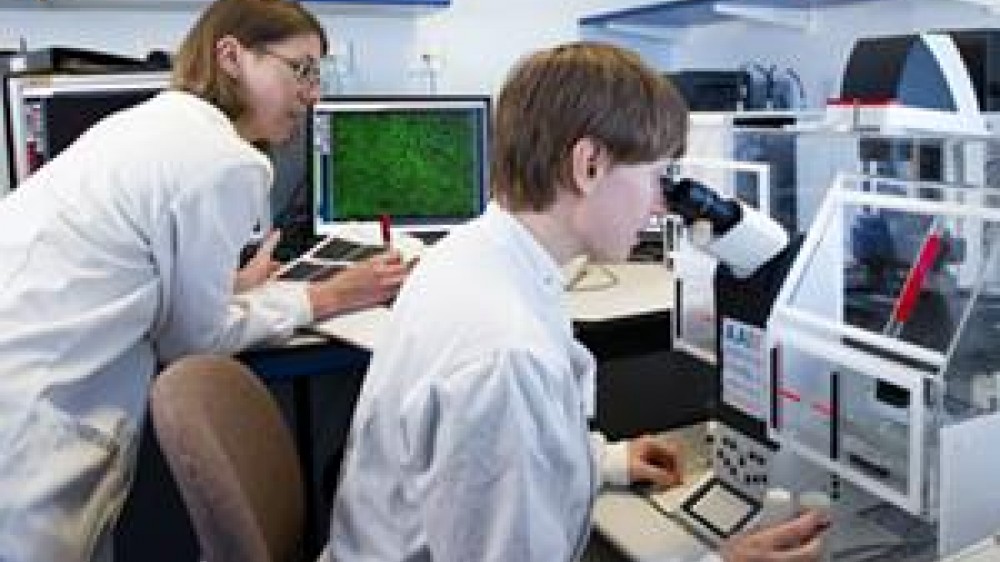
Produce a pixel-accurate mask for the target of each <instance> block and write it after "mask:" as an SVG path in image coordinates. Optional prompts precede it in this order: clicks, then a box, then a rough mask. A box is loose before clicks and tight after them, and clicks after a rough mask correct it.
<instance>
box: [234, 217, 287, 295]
mask: <svg viewBox="0 0 1000 562" xmlns="http://www.w3.org/2000/svg"><path fill="white" fill-rule="evenodd" d="M279 240H281V231H280V230H272V231H271V232H269V233H268V235H267V237H266V238H264V241H263V242H261V244H260V247H259V248H257V252H256V253H255V254H254V255H253V258H251V259H250V261H248V262H247V263H245V264H244V265H243V267H241V268H239V269H238V270H236V277H235V278H234V279H233V292H234V293H241V292H243V291H246V290H247V289H253V288H254V287H256V286H258V285H262V284H264V283H265V282H266V281H267V280H268V279H270V278H271V276H272V275H274V272H275V271H277V270H278V268H280V267H281V264H280V263H278V262H276V261H274V259H273V258H272V257H271V256H272V254H274V248H275V247H276V246H277V245H278V241H279Z"/></svg>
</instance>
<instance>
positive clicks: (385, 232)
mask: <svg viewBox="0 0 1000 562" xmlns="http://www.w3.org/2000/svg"><path fill="white" fill-rule="evenodd" d="M378 224H379V226H380V227H381V229H382V245H383V246H385V247H386V249H389V248H390V247H391V246H392V220H391V219H390V218H389V215H388V214H387V213H383V214H381V215H379V217H378Z"/></svg>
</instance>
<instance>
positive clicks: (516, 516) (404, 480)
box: [323, 42, 826, 562]
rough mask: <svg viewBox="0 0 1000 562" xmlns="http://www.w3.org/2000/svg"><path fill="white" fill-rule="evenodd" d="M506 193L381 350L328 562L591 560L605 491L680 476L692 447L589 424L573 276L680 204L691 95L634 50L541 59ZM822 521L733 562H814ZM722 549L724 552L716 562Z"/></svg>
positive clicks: (445, 255)
mask: <svg viewBox="0 0 1000 562" xmlns="http://www.w3.org/2000/svg"><path fill="white" fill-rule="evenodd" d="M495 107H496V110H495V118H494V129H493V139H492V143H491V148H492V160H491V166H492V168H491V178H492V182H493V183H492V193H493V195H494V200H493V201H492V202H491V203H490V204H489V206H488V208H487V210H486V211H485V213H484V214H483V215H482V216H481V217H479V218H478V219H476V220H473V221H472V222H470V223H468V224H466V225H464V226H462V227H460V228H458V229H456V230H453V231H452V233H451V234H450V235H449V236H448V237H446V238H444V239H443V240H442V241H440V242H438V244H436V245H435V246H434V247H433V248H432V249H431V250H430V251H429V252H428V253H426V254H424V256H423V258H422V259H421V262H420V264H419V265H418V266H417V267H416V268H415V269H414V271H413V273H412V275H411V277H410V279H409V280H408V281H407V284H406V285H405V286H404V287H403V288H402V290H401V291H400V294H399V296H398V298H397V300H396V302H395V305H394V307H393V311H392V316H391V318H390V321H389V322H388V323H387V324H388V328H387V330H386V333H385V334H384V336H383V339H382V340H381V342H380V345H379V347H378V348H377V349H375V351H374V355H373V359H372V363H371V366H370V369H369V371H368V373H367V376H366V378H365V382H364V387H363V389H362V393H361V397H360V399H359V402H358V406H357V409H356V412H355V417H354V421H353V425H352V428H351V434H350V437H349V439H348V445H347V450H346V454H345V460H344V465H343V467H342V472H341V478H340V482H339V487H338V492H337V496H336V498H335V500H334V506H333V509H332V514H331V528H330V542H329V544H328V546H327V549H326V552H325V553H324V558H323V559H324V560H328V561H334V560H345V561H346V560H370V561H375V560H377V561H380V562H403V561H407V562H417V561H431V560H433V561H435V562H469V561H472V560H475V561H477V562H490V561H497V562H500V561H505V562H512V561H517V562H535V561H537V562H542V561H544V562H555V561H572V560H578V559H580V558H581V556H583V555H584V552H585V550H586V547H587V544H588V541H589V538H590V533H591V513H590V509H591V505H592V503H593V501H594V497H595V495H596V494H597V492H598V490H599V489H600V487H601V485H602V484H604V483H619V484H626V483H630V482H651V483H654V484H657V485H660V486H674V485H677V484H679V483H680V481H681V476H682V474H681V472H682V471H681V467H682V465H683V462H682V458H681V452H680V451H679V450H678V448H677V447H676V446H674V445H673V444H671V443H669V442H665V441H662V440H660V439H657V438H654V437H651V436H641V437H638V438H636V439H633V440H631V441H627V442H620V443H609V442H607V441H606V440H605V439H604V438H603V437H602V436H601V435H600V434H598V433H590V432H588V429H587V427H588V419H589V418H591V417H592V416H593V414H594V399H595V398H594V384H595V381H594V376H595V362H594V357H593V355H592V354H591V353H590V351H588V350H587V349H586V348H585V347H584V346H583V345H582V344H580V342H578V341H577V340H576V339H575V337H574V335H573V329H572V323H571V320H570V318H569V317H568V315H567V312H566V310H565V309H564V304H563V297H564V295H563V287H564V281H565V280H564V279H563V275H562V272H561V270H560V266H561V265H563V264H565V263H567V262H569V261H570V260H571V259H573V258H574V257H576V256H579V255H586V256H588V257H589V258H590V259H592V260H595V261H622V260H624V259H625V258H626V257H627V255H628V253H629V250H630V249H631V248H632V246H634V245H635V244H636V243H637V241H638V239H637V237H638V233H639V231H640V230H641V229H642V228H644V227H645V225H646V224H648V220H649V218H650V215H651V214H654V213H662V212H664V211H665V209H664V204H663V200H662V195H661V188H660V176H661V173H662V171H663V170H664V168H665V167H666V166H667V165H668V164H669V163H670V162H671V161H672V160H673V159H675V158H677V157H679V156H680V155H681V153H682V151H683V148H684V142H685V137H686V135H687V129H688V114H687V109H686V106H685V104H684V102H683V101H682V99H681V97H680V95H679V94H678V93H677V92H676V91H675V89H674V88H673V87H672V86H671V85H670V83H669V82H668V81H667V80H666V79H665V78H663V77H662V76H661V75H660V74H659V73H657V72H655V71H653V70H652V69H650V68H648V67H647V66H645V65H644V64H643V63H642V62H641V61H640V59H639V57H638V56H637V55H635V54H634V53H632V52H629V51H626V50H623V49H620V48H617V47H614V46H610V45H605V44H600V43H594V42H581V43H573V44H567V45H562V46H558V47H554V48H551V49H546V50H543V51H540V52H537V53H535V54H533V55H530V56H528V57H527V58H526V59H524V60H523V61H521V62H520V63H519V64H518V65H517V66H516V67H515V68H514V69H513V72H512V73H511V74H510V76H509V78H508V80H507V82H506V84H505V85H504V86H503V88H502V89H501V91H500V93H499V95H498V97H497V98H496V104H495ZM825 524H826V521H825V520H824V518H823V516H822V515H820V514H818V513H814V512H810V513H805V514H803V515H801V516H800V517H798V518H796V519H793V520H792V521H790V522H788V523H785V524H781V525H777V526H774V527H772V528H768V529H764V530H761V531H758V532H754V533H750V534H747V535H741V536H738V537H734V538H733V539H731V540H730V541H729V542H728V543H726V544H725V545H724V546H723V548H722V549H721V552H720V554H719V556H721V557H722V559H724V560H726V561H727V562H782V561H785V562H809V561H813V560H817V559H818V557H819V553H820V547H821V531H822V529H823V528H824V526H825ZM710 558H716V559H717V555H716V554H711V555H710Z"/></svg>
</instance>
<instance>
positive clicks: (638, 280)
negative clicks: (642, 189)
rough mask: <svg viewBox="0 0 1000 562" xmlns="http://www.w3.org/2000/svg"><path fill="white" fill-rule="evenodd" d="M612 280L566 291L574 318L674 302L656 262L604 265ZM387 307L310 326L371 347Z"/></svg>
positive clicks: (591, 279) (607, 316)
mask: <svg viewBox="0 0 1000 562" xmlns="http://www.w3.org/2000/svg"><path fill="white" fill-rule="evenodd" d="M604 267H606V268H607V269H608V271H610V272H611V274H612V275H614V279H615V281H614V282H613V283H610V286H608V287H607V288H602V289H597V290H578V291H567V293H566V295H567V306H568V307H569V309H570V313H571V314H572V316H573V319H574V320H577V321H583V322H600V321H605V320H614V319H617V318H624V317H629V316H637V315H641V314H649V313H656V312H663V311H667V310H669V309H670V308H671V305H672V303H673V298H674V297H673V295H674V292H673V283H674V282H673V275H672V274H671V273H670V271H669V270H668V269H667V268H666V267H664V266H663V265H661V264H658V263H622V264H614V265H607V266H604ZM605 276H606V274H605V273H602V272H600V271H599V270H598V269H596V268H594V267H593V266H588V272H587V273H586V274H585V275H584V277H583V279H582V280H581V282H580V286H582V287H588V286H599V285H601V284H607V280H606V279H605V278H604V277H605ZM388 317H389V309H388V308H386V307H375V308H371V309H367V310H361V311H358V312H353V313H350V314H343V315H340V316H336V317H334V318H330V319H328V320H324V321H322V322H317V323H316V324H314V325H313V327H312V329H313V330H315V331H317V332H322V333H323V334H326V335H329V336H333V337H335V338H339V339H342V340H344V341H346V342H348V343H351V344H354V345H357V346H360V347H363V348H365V349H372V348H373V347H374V346H375V342H376V341H377V340H378V339H379V337H380V336H381V334H382V331H383V330H384V329H385V322H386V320H387V319H388Z"/></svg>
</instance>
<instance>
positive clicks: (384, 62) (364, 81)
mask: <svg viewBox="0 0 1000 562" xmlns="http://www.w3.org/2000/svg"><path fill="white" fill-rule="evenodd" d="M134 1H137V2H138V1H141V0H134ZM150 1H154V2H155V1H160V0H150ZM643 1H644V0H453V3H452V6H451V7H449V8H446V9H443V10H438V11H436V12H432V13H430V14H429V15H423V16H378V17H376V16H361V15H353V14H352V15H342V14H335V13H330V12H329V10H328V9H325V8H316V9H315V10H314V11H315V12H316V13H317V14H318V15H319V17H320V20H321V21H322V22H323V24H324V26H325V27H326V28H327V30H328V32H329V33H330V34H331V37H332V38H333V41H334V43H335V46H338V47H339V49H340V50H341V51H342V52H346V51H347V50H348V47H349V48H350V50H352V51H353V52H354V61H355V63H356V64H355V66H354V67H353V69H349V71H348V72H347V73H346V74H345V76H344V86H345V91H347V92H398V91H416V90H420V89H425V88H427V85H428V80H427V74H426V73H425V72H423V70H424V69H425V68H426V67H425V66H423V65H422V63H421V62H420V55H421V54H423V53H427V54H430V55H432V59H433V60H432V65H433V68H434V70H435V73H436V74H435V79H436V86H437V90H438V91H440V92H453V93H454V92H458V93H478V92H493V91H494V90H495V89H496V88H497V87H498V86H499V84H500V83H501V82H502V80H503V78H504V76H505V74H506V72H507V69H508V68H509V67H510V66H511V64H512V63H514V62H515V61H516V60H517V59H518V58H520V57H521V56H523V55H524V54H525V53H527V52H529V51H531V50H534V49H536V48H539V47H543V46H547V45H551V44H554V43H558V42H561V41H566V40H572V39H576V38H578V37H579V36H580V34H581V33H580V30H579V28H578V26H577V21H578V20H579V18H581V17H583V16H587V15H594V14H598V13H603V12H607V11H611V10H615V9H621V8H625V7H630V6H634V5H638V4H641V3H643ZM819 4H820V6H822V2H820V3H819ZM814 14H815V18H814V22H813V28H812V29H811V30H807V31H798V30H791V29H786V28H781V27H776V26H772V25H764V24H756V23H746V22H742V21H734V22H726V23H720V24H713V25H710V26H704V27H696V28H689V29H682V30H676V31H669V32H668V33H669V34H670V35H671V36H672V37H674V38H675V39H674V40H672V41H665V40H652V39H648V38H642V39H640V38H636V37H630V36H625V35H620V34H612V33H608V32H603V31H601V32H596V33H595V32H593V31H590V30H585V31H584V33H583V34H584V36H586V37H594V38H599V39H606V40H610V41H614V42H617V43H619V44H624V45H627V46H630V47H633V48H635V49H637V50H639V51H640V52H641V53H642V54H643V56H644V57H645V58H646V59H647V60H648V61H649V62H650V63H652V64H654V65H655V66H657V67H659V68H661V69H663V70H674V69H681V68H702V67H717V68H735V67H737V66H739V65H740V64H742V63H745V62H759V63H762V64H765V65H766V66H770V65H771V64H776V65H778V66H779V67H786V66H790V67H793V68H794V69H795V70H796V71H798V72H799V74H800V75H801V76H802V78H803V81H804V83H805V87H806V92H807V97H808V103H809V105H810V106H813V107H818V106H820V105H821V104H822V102H823V101H824V100H825V99H826V98H827V97H828V96H830V95H832V94H834V93H836V91H837V90H838V89H839V84H840V73H841V70H842V68H843V66H844V62H845V60H846V57H847V55H848V53H849V50H850V47H851V44H852V43H853V41H854V40H855V39H856V38H857V37H862V36H871V35H884V34H894V33H906V32H912V31H914V30H923V29H931V28H965V27H989V26H994V27H1000V15H997V14H994V13H992V12H988V11H986V10H985V9H983V8H981V7H978V6H976V5H971V4H968V3H965V2H960V1H957V0H878V1H870V2H857V3H847V4H840V5H835V6H829V7H819V8H817V9H816V10H815V12H814ZM195 17H196V13H195V12H194V11H187V12H185V11H180V12H164V11H142V12H124V11H117V12H109V11H101V10H20V11H17V10H2V11H0V21H3V25H2V26H0V47H10V46H12V45H16V44H17V39H18V38H19V37H24V38H26V39H27V41H28V45H29V47H40V46H45V45H54V44H58V45H68V46H77V47H86V48H92V49H101V50H108V51H112V52H118V53H122V54H132V55H139V54H143V53H145V52H146V51H148V50H149V49H154V48H156V49H164V50H168V51H170V50H173V49H174V47H175V46H176V45H177V44H178V43H179V42H180V40H181V37H182V36H183V34H184V33H185V31H186V30H187V29H188V28H189V27H190V25H191V24H192V22H193V21H194V19H195ZM8 22H10V23H11V24H12V25H8Z"/></svg>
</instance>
